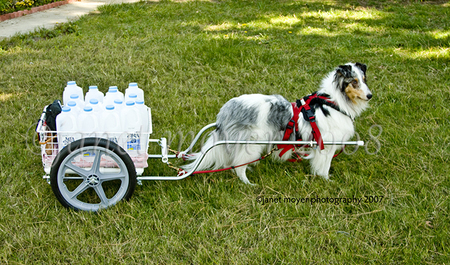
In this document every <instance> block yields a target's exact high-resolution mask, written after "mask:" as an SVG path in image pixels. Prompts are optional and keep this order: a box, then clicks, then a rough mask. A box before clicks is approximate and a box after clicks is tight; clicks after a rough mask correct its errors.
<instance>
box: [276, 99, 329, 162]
mask: <svg viewBox="0 0 450 265" xmlns="http://www.w3.org/2000/svg"><path fill="white" fill-rule="evenodd" d="M313 99H319V100H321V101H323V102H325V103H326V105H334V106H335V105H336V104H335V103H334V102H332V101H330V100H329V98H328V97H326V96H322V95H318V94H317V92H315V93H313V94H311V95H309V96H306V97H304V98H303V99H301V100H297V102H293V103H291V104H292V110H293V112H294V116H293V117H292V119H291V120H290V121H289V123H288V125H287V126H286V131H285V132H284V136H283V141H287V140H289V138H290V136H291V134H292V133H293V132H294V131H295V132H296V135H297V133H298V126H297V122H298V119H299V116H300V112H301V113H302V114H303V118H304V119H305V120H307V121H309V123H310V125H311V128H312V135H313V138H314V140H315V141H316V142H317V144H318V145H319V148H320V150H323V149H324V148H325V146H324V144H323V140H322V135H321V134H320V130H319V127H318V126H317V123H316V117H315V115H314V112H313V110H312V109H311V107H310V103H311V101H312V100H313ZM296 140H297V141H301V139H296ZM278 149H282V150H281V152H280V154H279V156H280V157H282V156H283V155H284V154H285V153H286V152H287V151H289V150H294V149H295V145H289V144H279V145H278Z"/></svg>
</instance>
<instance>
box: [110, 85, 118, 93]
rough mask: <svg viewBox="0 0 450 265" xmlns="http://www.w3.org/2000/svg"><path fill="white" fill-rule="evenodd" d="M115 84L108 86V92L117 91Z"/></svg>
mask: <svg viewBox="0 0 450 265" xmlns="http://www.w3.org/2000/svg"><path fill="white" fill-rule="evenodd" d="M117 91H118V89H117V86H110V87H109V90H108V92H117Z"/></svg>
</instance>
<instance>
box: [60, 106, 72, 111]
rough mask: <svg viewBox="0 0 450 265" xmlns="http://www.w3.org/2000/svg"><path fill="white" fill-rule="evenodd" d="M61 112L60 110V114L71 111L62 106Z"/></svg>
mask: <svg viewBox="0 0 450 265" xmlns="http://www.w3.org/2000/svg"><path fill="white" fill-rule="evenodd" d="M61 110H62V112H69V111H70V110H71V108H69V107H66V106H64V107H62V109H61Z"/></svg>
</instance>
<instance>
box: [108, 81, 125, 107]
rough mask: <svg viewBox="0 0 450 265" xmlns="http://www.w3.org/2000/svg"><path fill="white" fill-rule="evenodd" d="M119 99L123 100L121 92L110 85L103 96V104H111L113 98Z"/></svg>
mask: <svg viewBox="0 0 450 265" xmlns="http://www.w3.org/2000/svg"><path fill="white" fill-rule="evenodd" d="M116 99H120V100H122V101H123V100H124V95H123V93H122V92H120V91H119V90H118V89H117V86H110V87H109V90H108V92H106V95H105V98H104V105H105V106H107V105H112V104H114V100H116Z"/></svg>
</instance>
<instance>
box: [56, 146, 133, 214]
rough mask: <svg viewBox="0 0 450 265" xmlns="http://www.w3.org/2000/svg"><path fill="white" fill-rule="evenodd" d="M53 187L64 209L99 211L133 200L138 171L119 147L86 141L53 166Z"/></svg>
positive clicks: (62, 154)
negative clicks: (120, 202)
mask: <svg viewBox="0 0 450 265" xmlns="http://www.w3.org/2000/svg"><path fill="white" fill-rule="evenodd" d="M50 183H51V186H52V190H53V193H55V195H56V198H57V199H58V200H59V201H60V202H61V204H62V205H63V206H65V207H67V208H72V209H75V210H83V211H98V210H99V209H104V208H107V207H109V206H112V205H114V204H116V203H117V202H119V201H120V200H122V199H124V200H128V199H129V198H130V197H131V195H132V194H133V192H134V189H135V188H136V169H135V167H134V164H133V161H132V160H131V158H130V156H129V155H128V154H127V153H126V152H125V151H124V150H123V149H122V148H121V147H120V146H118V145H117V144H115V143H113V142H110V141H108V140H106V139H101V138H84V139H81V140H78V141H75V142H73V143H71V144H70V145H68V146H66V147H65V148H64V149H63V150H61V152H60V153H59V154H58V156H57V157H56V158H55V161H54V162H53V165H52V169H51V172H50Z"/></svg>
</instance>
